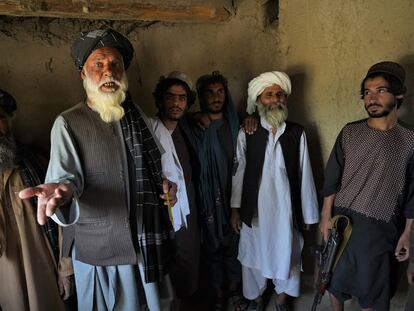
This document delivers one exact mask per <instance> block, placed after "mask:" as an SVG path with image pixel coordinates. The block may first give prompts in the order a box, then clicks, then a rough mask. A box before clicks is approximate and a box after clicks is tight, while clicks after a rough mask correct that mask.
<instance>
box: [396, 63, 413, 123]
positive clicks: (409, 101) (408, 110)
mask: <svg viewBox="0 0 414 311" xmlns="http://www.w3.org/2000/svg"><path fill="white" fill-rule="evenodd" d="M400 64H401V65H402V66H403V67H404V69H405V72H406V75H407V76H406V81H405V85H406V86H407V94H406V95H405V98H404V102H403V104H402V106H401V108H400V109H399V112H398V116H399V118H400V119H401V120H402V121H403V122H404V124H405V125H406V126H407V127H408V128H410V129H412V130H414V55H407V56H405V57H403V58H402V59H401V60H400Z"/></svg>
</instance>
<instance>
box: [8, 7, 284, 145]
mask: <svg viewBox="0 0 414 311" xmlns="http://www.w3.org/2000/svg"><path fill="white" fill-rule="evenodd" d="M176 2H179V1H176ZM265 4H266V3H264V2H263V1H233V5H229V6H228V7H226V9H228V10H229V12H230V13H231V18H230V20H229V21H228V22H224V23H163V22H121V21H118V22H110V21H88V20H73V19H54V18H12V17H2V18H1V19H0V40H1V41H0V59H1V62H0V72H1V73H2V74H1V76H0V88H4V89H6V90H8V91H10V92H11V93H12V94H13V95H14V96H15V97H16V99H17V100H18V103H19V114H18V116H17V119H16V122H15V123H16V131H17V134H18V137H19V138H20V139H21V140H23V141H25V142H30V143H35V144H38V145H41V146H42V149H44V150H47V149H48V141H49V130H50V128H51V125H52V123H53V120H54V118H55V116H56V115H57V114H58V113H59V112H60V111H63V110H64V109H66V108H68V107H70V106H72V105H74V104H75V103H76V102H78V101H79V100H81V99H82V96H83V93H82V89H81V82H80V79H79V73H77V72H76V70H75V68H74V66H73V64H72V60H71V59H70V56H69V48H70V44H71V42H72V41H73V39H74V38H76V36H77V35H78V34H79V32H80V31H82V30H88V29H93V28H98V27H103V26H105V25H107V26H111V27H114V28H115V29H117V30H119V31H120V32H122V33H124V34H126V35H127V36H128V37H129V38H130V39H131V41H132V42H133V45H134V47H135V56H136V57H135V59H134V61H133V63H132V65H131V67H130V68H129V70H128V77H129V83H130V89H131V93H132V95H133V97H134V99H135V100H136V101H137V102H139V103H140V105H141V106H142V107H143V109H144V110H145V111H146V112H148V114H149V115H152V114H154V113H155V107H154V105H153V100H152V95H151V93H152V91H153V88H154V86H155V84H156V82H157V81H158V78H159V77H160V75H163V74H166V73H168V72H170V71H172V70H182V71H184V72H186V73H188V74H189V75H190V77H192V79H193V80H194V81H195V80H196V78H197V77H198V76H200V75H202V74H205V73H208V72H211V71H213V70H220V71H221V72H222V73H223V74H225V75H226V76H227V77H228V80H229V83H230V88H231V90H232V93H233V97H234V99H235V102H236V103H237V105H238V107H239V109H240V110H244V109H245V108H244V106H245V98H246V85H247V82H248V80H249V79H251V78H252V77H253V76H254V75H255V74H257V73H260V72H261V71H264V70H271V69H272V70H274V69H278V68H284V61H285V56H284V54H285V52H284V51H283V43H282V42H281V40H280V37H279V31H278V23H277V21H274V22H273V23H269V21H268V19H267V18H265V17H264V16H265V12H266V8H267V6H266V5H265Z"/></svg>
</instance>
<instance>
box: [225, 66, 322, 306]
mask: <svg viewBox="0 0 414 311" xmlns="http://www.w3.org/2000/svg"><path fill="white" fill-rule="evenodd" d="M290 92H291V83H290V79H289V77H288V75H286V74H285V73H283V72H279V71H273V72H267V73H263V74H261V75H260V76H258V77H256V78H255V79H253V80H252V81H250V83H249V89H248V100H247V112H248V113H250V114H251V113H253V112H254V111H255V110H256V107H257V110H258V113H259V116H260V124H259V127H258V129H257V130H256V131H255V132H254V133H253V134H252V135H246V134H245V132H244V131H243V130H240V132H239V135H238V141H237V157H238V161H239V166H238V168H237V172H236V175H235V176H234V177H233V188H232V198H231V207H232V216H231V224H232V226H233V229H234V230H235V231H236V232H239V233H240V244H239V255H238V259H239V260H240V262H241V263H242V272H243V294H244V296H245V297H246V298H248V299H250V300H253V301H252V302H251V304H250V307H249V309H251V310H262V308H263V306H262V299H261V295H262V293H263V291H264V290H265V287H266V283H267V279H271V280H272V281H273V284H274V285H275V291H276V294H277V295H276V302H275V304H276V310H279V311H282V310H283V311H284V310H288V306H287V304H286V299H287V296H288V295H289V296H293V297H298V296H299V289H300V271H301V251H302V247H303V237H302V234H301V231H302V230H303V229H308V228H309V224H315V223H317V222H318V221H319V216H318V204H317V197H316V191H315V186H314V182H313V176H312V170H311V164H310V160H309V155H308V148H307V143H306V136H305V133H304V131H303V127H302V126H300V125H298V124H296V123H292V122H287V121H286V118H287V114H288V113H287V99H288V96H289V94H290Z"/></svg>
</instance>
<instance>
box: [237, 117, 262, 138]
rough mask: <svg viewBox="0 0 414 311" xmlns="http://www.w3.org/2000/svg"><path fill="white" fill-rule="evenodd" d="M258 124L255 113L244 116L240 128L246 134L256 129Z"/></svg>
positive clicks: (250, 133) (252, 132)
mask: <svg viewBox="0 0 414 311" xmlns="http://www.w3.org/2000/svg"><path fill="white" fill-rule="evenodd" d="M258 126H259V118H258V116H257V115H249V116H247V117H246V118H244V120H243V122H242V124H241V128H242V129H243V131H244V132H245V133H246V134H248V135H252V134H254V132H256V131H257V127H258Z"/></svg>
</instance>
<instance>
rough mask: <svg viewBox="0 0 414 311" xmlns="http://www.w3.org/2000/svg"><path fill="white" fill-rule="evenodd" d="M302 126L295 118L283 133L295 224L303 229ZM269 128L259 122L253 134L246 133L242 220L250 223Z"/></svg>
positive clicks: (282, 142)
mask: <svg viewBox="0 0 414 311" xmlns="http://www.w3.org/2000/svg"><path fill="white" fill-rule="evenodd" d="M302 133H303V127H302V126H301V125H299V124H296V123H293V122H286V129H285V131H284V133H283V134H282V135H281V136H280V138H279V141H280V145H281V147H282V153H283V158H284V160H285V166H286V172H287V175H288V179H289V188H290V199H291V203H292V217H293V225H294V227H295V228H297V229H298V230H301V229H302V224H303V215H302V200H301V186H300V185H301V183H300V174H299V167H300V164H299V153H300V137H301V135H302ZM268 135H269V132H268V131H267V130H265V129H264V128H263V127H262V126H260V125H259V128H258V129H257V131H256V132H255V133H254V134H252V135H246V169H245V172H244V177H243V192H242V202H241V209H240V216H241V220H242V221H243V222H244V223H245V224H246V225H248V226H249V227H251V223H252V219H253V217H254V215H255V214H257V204H258V203H257V202H258V196H259V185H260V180H261V178H262V170H263V163H264V158H265V151H266V144H267V139H268Z"/></svg>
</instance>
